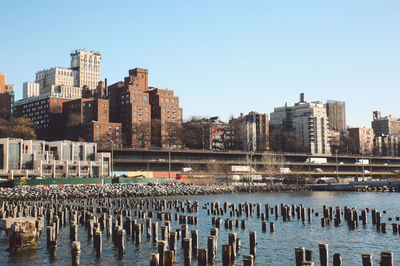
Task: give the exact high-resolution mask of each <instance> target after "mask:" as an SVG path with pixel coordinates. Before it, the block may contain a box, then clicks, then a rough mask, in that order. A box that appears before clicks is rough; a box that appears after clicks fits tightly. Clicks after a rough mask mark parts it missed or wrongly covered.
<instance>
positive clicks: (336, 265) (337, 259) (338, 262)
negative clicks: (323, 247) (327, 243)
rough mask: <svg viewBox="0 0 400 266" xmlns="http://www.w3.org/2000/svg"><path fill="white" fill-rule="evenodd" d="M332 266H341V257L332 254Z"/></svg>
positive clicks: (337, 254)
mask: <svg viewBox="0 0 400 266" xmlns="http://www.w3.org/2000/svg"><path fill="white" fill-rule="evenodd" d="M333 266H342V257H341V256H340V254H339V253H335V254H333Z"/></svg>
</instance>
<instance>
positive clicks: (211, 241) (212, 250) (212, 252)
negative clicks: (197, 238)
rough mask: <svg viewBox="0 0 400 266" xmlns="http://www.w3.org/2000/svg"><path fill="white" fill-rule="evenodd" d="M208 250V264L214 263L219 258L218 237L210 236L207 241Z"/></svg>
mask: <svg viewBox="0 0 400 266" xmlns="http://www.w3.org/2000/svg"><path fill="white" fill-rule="evenodd" d="M207 248H208V251H207V253H208V262H209V263H212V262H213V261H214V260H215V258H216V256H217V237H216V236H208V241H207Z"/></svg>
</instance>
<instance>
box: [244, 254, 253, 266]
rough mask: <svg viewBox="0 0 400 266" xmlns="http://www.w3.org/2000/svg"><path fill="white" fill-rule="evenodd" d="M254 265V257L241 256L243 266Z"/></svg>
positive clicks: (249, 255)
mask: <svg viewBox="0 0 400 266" xmlns="http://www.w3.org/2000/svg"><path fill="white" fill-rule="evenodd" d="M253 265H254V257H253V255H251V254H244V255H243V266H253Z"/></svg>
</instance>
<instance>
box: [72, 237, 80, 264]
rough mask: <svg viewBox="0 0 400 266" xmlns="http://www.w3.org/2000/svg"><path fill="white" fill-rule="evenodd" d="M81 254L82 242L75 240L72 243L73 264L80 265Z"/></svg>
mask: <svg viewBox="0 0 400 266" xmlns="http://www.w3.org/2000/svg"><path fill="white" fill-rule="evenodd" d="M80 255H81V243H80V242H79V241H74V242H72V243H71V265H72V266H79V262H80Z"/></svg>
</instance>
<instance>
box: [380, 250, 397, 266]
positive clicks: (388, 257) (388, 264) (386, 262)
mask: <svg viewBox="0 0 400 266" xmlns="http://www.w3.org/2000/svg"><path fill="white" fill-rule="evenodd" d="M379 265H380V266H393V265H394V262H393V252H391V251H382V252H381V261H380V264H379Z"/></svg>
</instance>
